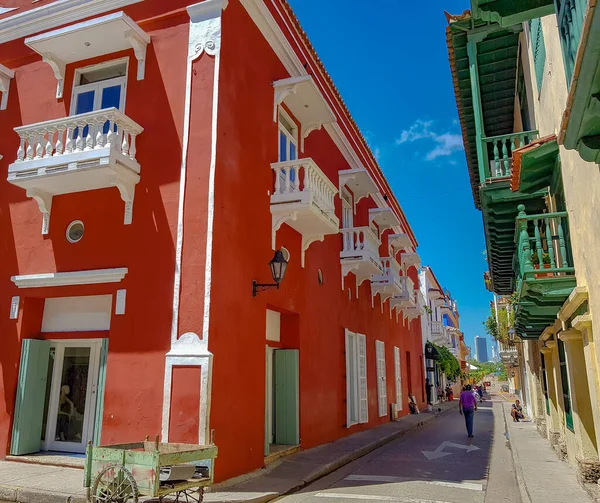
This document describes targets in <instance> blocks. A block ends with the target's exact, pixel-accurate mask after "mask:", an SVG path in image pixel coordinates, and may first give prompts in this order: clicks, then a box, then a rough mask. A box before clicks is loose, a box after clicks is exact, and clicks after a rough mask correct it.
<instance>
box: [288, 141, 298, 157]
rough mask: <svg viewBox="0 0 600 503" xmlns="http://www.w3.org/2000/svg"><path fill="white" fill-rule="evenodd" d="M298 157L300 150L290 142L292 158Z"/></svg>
mask: <svg viewBox="0 0 600 503" xmlns="http://www.w3.org/2000/svg"><path fill="white" fill-rule="evenodd" d="M293 159H298V152H296V145H294V144H293V143H292V142H290V160H293Z"/></svg>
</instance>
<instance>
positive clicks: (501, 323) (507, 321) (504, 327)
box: [483, 306, 514, 342]
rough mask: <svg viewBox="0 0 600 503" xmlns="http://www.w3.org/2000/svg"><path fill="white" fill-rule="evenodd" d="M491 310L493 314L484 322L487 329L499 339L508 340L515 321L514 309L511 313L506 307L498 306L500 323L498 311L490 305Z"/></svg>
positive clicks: (488, 332) (489, 333)
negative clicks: (509, 331)
mask: <svg viewBox="0 0 600 503" xmlns="http://www.w3.org/2000/svg"><path fill="white" fill-rule="evenodd" d="M490 312H491V314H490V315H489V316H488V317H487V319H486V320H485V321H484V322H483V326H484V327H485V331H486V332H487V334H488V335H490V336H491V337H493V338H494V339H496V340H497V341H503V342H506V341H508V329H509V328H510V327H511V326H512V325H513V322H514V310H513V309H511V310H510V313H509V312H508V311H507V310H506V309H505V308H498V323H496V312H495V309H494V307H493V306H492V307H490Z"/></svg>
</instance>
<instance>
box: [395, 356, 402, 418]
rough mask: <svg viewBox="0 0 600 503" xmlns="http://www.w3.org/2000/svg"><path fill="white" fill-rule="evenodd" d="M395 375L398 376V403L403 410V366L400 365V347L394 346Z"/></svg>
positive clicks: (399, 408)
mask: <svg viewBox="0 0 600 503" xmlns="http://www.w3.org/2000/svg"><path fill="white" fill-rule="evenodd" d="M394 377H395V378H396V405H397V406H398V410H402V368H401V366H400V348H398V347H397V346H394Z"/></svg>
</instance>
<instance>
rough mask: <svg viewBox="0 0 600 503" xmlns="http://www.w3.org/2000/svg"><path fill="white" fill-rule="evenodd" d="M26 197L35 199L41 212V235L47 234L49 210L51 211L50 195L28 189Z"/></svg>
mask: <svg viewBox="0 0 600 503" xmlns="http://www.w3.org/2000/svg"><path fill="white" fill-rule="evenodd" d="M27 197H31V198H33V199H35V200H36V201H37V203H38V206H39V208H40V211H41V212H42V235H43V236H45V235H47V234H48V230H49V228H50V210H51V209H52V194H48V193H47V192H43V191H41V190H35V189H29V190H28V191H27Z"/></svg>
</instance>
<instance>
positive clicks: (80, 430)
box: [42, 339, 101, 453]
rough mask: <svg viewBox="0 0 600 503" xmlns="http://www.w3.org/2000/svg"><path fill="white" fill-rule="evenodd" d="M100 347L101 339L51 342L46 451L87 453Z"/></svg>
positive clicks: (91, 430) (44, 447) (93, 412)
mask: <svg viewBox="0 0 600 503" xmlns="http://www.w3.org/2000/svg"><path fill="white" fill-rule="evenodd" d="M100 347H101V341H99V340H98V339H91V340H65V341H53V342H51V344H50V362H49V366H48V376H49V379H48V381H47V382H48V384H47V388H46V402H45V404H44V411H45V412H46V411H47V413H46V414H44V424H43V428H42V435H43V438H42V448H43V449H44V450H50V451H62V452H78V453H83V452H85V448H86V445H87V442H88V440H90V439H91V438H92V435H93V430H94V419H95V412H96V394H97V386H98V369H99V365H100Z"/></svg>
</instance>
